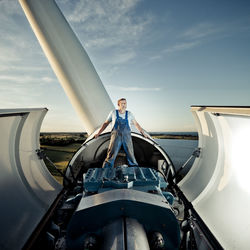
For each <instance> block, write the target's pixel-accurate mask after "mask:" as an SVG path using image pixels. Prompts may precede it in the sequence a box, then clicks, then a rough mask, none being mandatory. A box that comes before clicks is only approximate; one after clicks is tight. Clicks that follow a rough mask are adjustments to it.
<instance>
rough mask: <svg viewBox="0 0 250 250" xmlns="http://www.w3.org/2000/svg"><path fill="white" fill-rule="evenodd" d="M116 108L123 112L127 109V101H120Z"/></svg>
mask: <svg viewBox="0 0 250 250" xmlns="http://www.w3.org/2000/svg"><path fill="white" fill-rule="evenodd" d="M118 106H119V108H120V109H122V110H125V109H126V108H127V101H126V100H122V101H120V102H119V105H118Z"/></svg>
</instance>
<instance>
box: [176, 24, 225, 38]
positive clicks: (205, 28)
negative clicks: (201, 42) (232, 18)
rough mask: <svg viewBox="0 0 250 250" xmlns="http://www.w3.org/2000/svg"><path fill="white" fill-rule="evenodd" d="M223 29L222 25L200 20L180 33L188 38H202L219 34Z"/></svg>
mask: <svg viewBox="0 0 250 250" xmlns="http://www.w3.org/2000/svg"><path fill="white" fill-rule="evenodd" d="M223 30H224V27H221V26H220V25H215V24H213V23H211V22H202V23H199V24H196V25H194V26H192V27H189V28H188V29H187V30H186V31H184V32H183V33H182V34H181V37H182V38H185V39H188V40H197V39H204V38H207V37H211V36H214V35H217V34H219V33H220V32H222V31H223Z"/></svg>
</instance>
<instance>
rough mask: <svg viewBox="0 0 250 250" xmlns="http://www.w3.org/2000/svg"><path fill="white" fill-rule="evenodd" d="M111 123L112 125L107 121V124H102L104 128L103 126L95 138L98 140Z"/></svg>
mask: <svg viewBox="0 0 250 250" xmlns="http://www.w3.org/2000/svg"><path fill="white" fill-rule="evenodd" d="M109 123H110V121H105V122H104V123H103V124H102V126H101V128H100V129H99V131H98V133H97V134H95V138H97V137H98V136H99V135H100V134H101V133H102V132H103V131H104V130H105V128H107V126H108V125H109Z"/></svg>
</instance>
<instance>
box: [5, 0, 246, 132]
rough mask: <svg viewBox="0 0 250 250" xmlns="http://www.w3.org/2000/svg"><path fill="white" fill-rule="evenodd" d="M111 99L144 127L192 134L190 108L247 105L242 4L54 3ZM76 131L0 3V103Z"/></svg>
mask: <svg viewBox="0 0 250 250" xmlns="http://www.w3.org/2000/svg"><path fill="white" fill-rule="evenodd" d="M56 2H57V4H58V6H59V7H60V8H61V10H62V12H63V14H64V15H65V17H66V19H67V20H68V22H69V23H70V25H71V27H72V28H73V30H74V31H75V33H76V34H77V36H78V38H79V40H80V41H81V42H82V44H83V46H84V48H85V49H86V51H87V53H88V55H89V56H90V59H91V61H92V63H93V64H94V66H95V68H96V70H97V72H98V74H99V76H100V78H101V80H102V82H103V84H104V86H105V88H106V89H107V91H108V93H109V95H110V97H111V99H112V101H113V102H114V104H116V100H117V99H119V98H120V97H126V98H127V100H128V109H129V110H130V111H132V112H133V113H134V115H135V117H136V119H137V121H138V122H139V123H140V124H141V126H142V127H144V128H145V129H146V130H148V131H195V130H196V128H195V123H194V120H193V117H192V114H191V112H190V106H191V105H233V106H235V105H236V106H237V105H241V106H250V98H249V96H250V2H249V1H229V0H220V1H218V0H217V1H215V0H207V1H200V0H199V1H198V0H189V1H180V0H179V1H177V0H175V1H174V0H144V1H143V0H119V1H118V0H117V1H116V0H98V1H95V0H84V1H73V0H57V1H56ZM28 107H29V108H30V107H47V108H48V109H49V112H48V113H47V115H46V117H45V119H44V122H43V125H42V131H84V128H83V125H82V122H81V120H80V119H79V118H78V116H77V114H76V113H75V111H74V109H73V108H72V106H71V104H70V102H69V101H68V99H67V96H66V95H65V94H64V91H63V89H62V87H61V85H60V84H59V82H58V80H57V78H56V77H55V75H54V73H53V71H52V69H51V68H50V65H49V63H48V61H47V59H46V57H45V56H44V53H43V51H42V49H41V47H40V45H39V44H38V41H37V39H36V37H35V35H34V34H33V31H32V30H31V28H30V26H29V24H28V21H27V19H26V17H25V16H24V14H23V11H22V9H21V7H20V5H19V3H18V1H17V0H16V1H15V0H0V108H3V109H4V108H28Z"/></svg>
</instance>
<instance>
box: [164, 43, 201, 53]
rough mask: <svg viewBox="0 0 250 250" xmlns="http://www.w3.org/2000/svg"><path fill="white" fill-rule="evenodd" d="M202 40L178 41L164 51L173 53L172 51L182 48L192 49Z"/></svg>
mask: <svg viewBox="0 0 250 250" xmlns="http://www.w3.org/2000/svg"><path fill="white" fill-rule="evenodd" d="M200 44H201V42H200V41H193V42H180V43H177V44H175V45H173V46H171V47H169V48H167V49H165V50H164V51H163V53H172V52H177V51H181V50H187V49H192V48H194V47H196V46H198V45H200Z"/></svg>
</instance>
